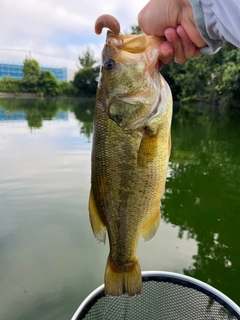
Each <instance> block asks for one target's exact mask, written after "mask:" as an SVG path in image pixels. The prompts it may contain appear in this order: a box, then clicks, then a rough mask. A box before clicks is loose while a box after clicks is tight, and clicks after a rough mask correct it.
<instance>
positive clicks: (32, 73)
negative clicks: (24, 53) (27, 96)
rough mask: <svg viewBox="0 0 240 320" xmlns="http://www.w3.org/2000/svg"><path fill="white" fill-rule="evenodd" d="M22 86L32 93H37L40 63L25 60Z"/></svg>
mask: <svg viewBox="0 0 240 320" xmlns="http://www.w3.org/2000/svg"><path fill="white" fill-rule="evenodd" d="M22 71H23V74H24V76H23V78H22V86H23V88H24V89H25V90H27V91H30V92H37V89H38V84H39V76H40V66H39V63H38V62H37V61H36V60H34V59H27V58H26V59H25V60H24V62H23V69H22Z"/></svg>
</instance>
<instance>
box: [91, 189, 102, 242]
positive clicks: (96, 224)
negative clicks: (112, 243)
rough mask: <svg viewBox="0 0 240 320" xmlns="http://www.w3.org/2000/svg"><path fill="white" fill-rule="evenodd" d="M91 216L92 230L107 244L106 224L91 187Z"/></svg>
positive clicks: (98, 238)
mask: <svg viewBox="0 0 240 320" xmlns="http://www.w3.org/2000/svg"><path fill="white" fill-rule="evenodd" d="M88 209H89V218H90V222H91V226H92V230H93V233H94V236H95V237H96V239H97V240H98V241H99V242H100V243H101V244H105V242H106V226H105V224H104V223H103V222H102V219H101V217H100V216H99V213H98V210H97V206H96V202H95V198H94V195H93V191H92V188H91V191H90V196H89V206H88Z"/></svg>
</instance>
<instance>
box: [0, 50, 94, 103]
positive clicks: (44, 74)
mask: <svg viewBox="0 0 240 320" xmlns="http://www.w3.org/2000/svg"><path fill="white" fill-rule="evenodd" d="M79 62H80V64H81V68H80V69H79V70H78V71H77V72H76V73H75V76H74V79H73V81H70V82H66V81H58V80H57V79H56V77H55V75H54V74H53V73H52V72H50V71H45V70H44V71H43V70H41V69H40V65H39V63H38V62H37V61H36V60H34V59H25V60H24V62H23V69H22V72H23V78H22V79H15V78H11V77H9V76H6V77H2V78H1V80H0V92H13V93H15V94H16V95H17V94H19V93H36V94H37V95H38V96H40V97H41V96H62V95H63V96H71V97H75V96H81V97H93V96H95V94H96V90H97V81H96V78H97V77H98V74H99V70H100V69H99V66H96V67H95V66H94V65H95V64H96V62H97V61H96V60H94V58H93V54H92V52H91V51H90V49H87V51H86V52H84V53H83V56H80V57H79Z"/></svg>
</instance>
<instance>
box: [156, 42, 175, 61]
mask: <svg viewBox="0 0 240 320" xmlns="http://www.w3.org/2000/svg"><path fill="white" fill-rule="evenodd" d="M159 59H160V60H161V61H162V62H163V63H169V62H172V61H173V59H174V49H173V47H172V45H171V44H170V43H169V42H168V41H164V42H163V43H161V44H160V46H159Z"/></svg>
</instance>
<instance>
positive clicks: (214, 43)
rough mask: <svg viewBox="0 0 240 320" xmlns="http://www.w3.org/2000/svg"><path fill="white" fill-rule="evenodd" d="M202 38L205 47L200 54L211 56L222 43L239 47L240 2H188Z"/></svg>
mask: <svg viewBox="0 0 240 320" xmlns="http://www.w3.org/2000/svg"><path fill="white" fill-rule="evenodd" d="M189 1H190V3H191V5H192V8H193V11H194V19H195V21H196V24H197V27H198V30H199V31H200V33H201V36H202V38H203V39H204V40H205V42H206V43H207V45H208V46H207V47H204V48H202V49H201V52H202V53H205V54H212V53H214V52H216V51H217V50H218V49H219V48H221V46H222V44H223V43H224V42H230V43H232V44H233V45H235V46H237V47H240V31H239V20H240V0H189Z"/></svg>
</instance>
